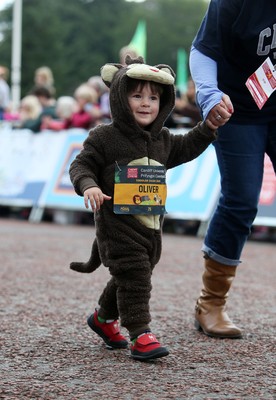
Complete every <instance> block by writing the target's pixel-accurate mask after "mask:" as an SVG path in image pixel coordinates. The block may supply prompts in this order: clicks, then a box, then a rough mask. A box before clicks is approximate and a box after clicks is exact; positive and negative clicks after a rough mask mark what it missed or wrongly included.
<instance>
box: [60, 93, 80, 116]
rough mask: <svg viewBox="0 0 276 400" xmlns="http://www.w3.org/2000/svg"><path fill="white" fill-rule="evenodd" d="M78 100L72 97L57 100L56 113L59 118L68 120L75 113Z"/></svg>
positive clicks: (62, 97)
mask: <svg viewBox="0 0 276 400" xmlns="http://www.w3.org/2000/svg"><path fill="white" fill-rule="evenodd" d="M75 107H76V100H75V99H74V97H72V96H61V97H59V98H58V99H57V104H56V113H57V115H58V117H59V118H62V119H66V118H69V117H71V115H72V114H73V112H74V111H75Z"/></svg>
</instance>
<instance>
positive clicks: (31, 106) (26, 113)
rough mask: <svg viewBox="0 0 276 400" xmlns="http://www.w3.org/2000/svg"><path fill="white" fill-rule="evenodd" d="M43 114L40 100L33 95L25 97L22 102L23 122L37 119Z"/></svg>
mask: <svg viewBox="0 0 276 400" xmlns="http://www.w3.org/2000/svg"><path fill="white" fill-rule="evenodd" d="M41 112H42V106H41V104H40V101H39V100H38V98H37V97H36V96H34V95H32V94H30V95H28V96H25V97H23V99H22V100H21V102H20V117H21V119H22V120H27V119H36V118H38V117H39V115H40V113H41Z"/></svg>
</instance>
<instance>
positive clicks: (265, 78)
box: [245, 57, 276, 110]
mask: <svg viewBox="0 0 276 400" xmlns="http://www.w3.org/2000/svg"><path fill="white" fill-rule="evenodd" d="M245 84H246V87H247V89H248V90H249V92H250V93H251V96H252V97H253V99H254V101H255V103H256V104H257V106H258V108H259V109H260V110H261V109H262V108H263V106H264V105H265V103H266V102H267V100H268V99H269V97H270V96H271V95H272V93H273V92H274V91H275V90H276V71H275V68H274V66H273V64H272V62H271V60H270V58H269V57H268V58H267V59H266V60H265V61H264V62H263V63H262V65H261V66H260V67H259V68H258V69H257V70H256V71H255V72H254V74H252V75H251V76H250V77H249V78H248V79H247V81H246V83H245Z"/></svg>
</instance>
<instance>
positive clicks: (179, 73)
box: [176, 49, 188, 93]
mask: <svg viewBox="0 0 276 400" xmlns="http://www.w3.org/2000/svg"><path fill="white" fill-rule="evenodd" d="M187 82H188V66H187V53H186V51H185V50H184V49H178V51H177V70H176V87H177V89H179V90H180V92H181V93H182V92H185V91H186V89H187Z"/></svg>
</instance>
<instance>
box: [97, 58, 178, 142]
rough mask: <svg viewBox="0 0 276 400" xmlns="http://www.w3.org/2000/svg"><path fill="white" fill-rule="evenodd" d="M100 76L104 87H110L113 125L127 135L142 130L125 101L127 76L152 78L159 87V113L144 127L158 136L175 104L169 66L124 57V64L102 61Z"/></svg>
mask: <svg viewBox="0 0 276 400" xmlns="http://www.w3.org/2000/svg"><path fill="white" fill-rule="evenodd" d="M101 77H102V79H103V81H104V83H105V84H106V86H107V87H109V88H110V97H109V98H110V109H111V115H112V120H113V123H114V126H117V127H118V128H119V129H120V130H121V131H122V132H124V133H126V134H127V135H131V133H133V134H136V135H137V132H138V131H140V133H141V132H143V128H140V127H139V126H138V124H137V123H136V121H135V119H134V117H133V115H132V112H131V110H130V107H129V104H128V100H127V81H128V79H129V78H131V79H139V80H145V81H152V82H157V83H159V84H161V85H162V86H163V93H162V95H161V98H160V110H159V114H158V116H157V118H156V120H155V121H154V122H153V123H152V124H151V125H150V126H149V127H147V129H146V131H149V132H150V133H151V135H153V136H158V133H159V132H160V130H161V129H162V127H163V126H164V123H165V121H166V119H167V118H168V116H169V115H170V113H171V112H172V110H173V108H174V105H175V88H174V80H175V73H174V71H173V70H172V69H171V67H169V66H168V65H165V64H158V65H155V66H150V65H147V64H145V63H144V60H143V58H142V57H138V58H135V59H132V58H131V57H130V56H127V57H126V60H125V65H122V64H113V63H109V64H105V65H104V66H103V67H102V68H101Z"/></svg>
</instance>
